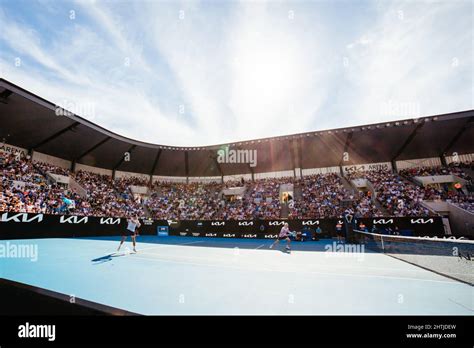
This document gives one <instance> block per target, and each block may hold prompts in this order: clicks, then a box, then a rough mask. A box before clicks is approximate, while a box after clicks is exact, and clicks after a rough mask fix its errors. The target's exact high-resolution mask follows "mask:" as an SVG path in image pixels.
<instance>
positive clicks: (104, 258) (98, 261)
mask: <svg viewBox="0 0 474 348" xmlns="http://www.w3.org/2000/svg"><path fill="white" fill-rule="evenodd" d="M121 256H125V254H116V253H112V254H108V255H104V256H101V257H98V258H96V259H92V260H91V262H93V263H94V265H99V264H101V263H105V262H109V261H112V259H113V258H114V257H121Z"/></svg>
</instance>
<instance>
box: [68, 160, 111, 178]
mask: <svg viewBox="0 0 474 348" xmlns="http://www.w3.org/2000/svg"><path fill="white" fill-rule="evenodd" d="M79 170H83V171H85V172H91V173H95V174H101V175H109V176H112V170H109V169H104V168H99V167H92V166H88V165H85V164H80V163H77V164H76V172H77V171H79Z"/></svg>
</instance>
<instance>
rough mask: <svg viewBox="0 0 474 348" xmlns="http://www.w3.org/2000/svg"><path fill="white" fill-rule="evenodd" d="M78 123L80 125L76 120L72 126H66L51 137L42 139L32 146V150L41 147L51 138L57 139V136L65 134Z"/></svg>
mask: <svg viewBox="0 0 474 348" xmlns="http://www.w3.org/2000/svg"><path fill="white" fill-rule="evenodd" d="M78 125H80V122H74V123H73V124H71V125H70V126H67V127H66V128H63V129H61V130H60V131H59V132H56V133H54V134H53V135H51V136H50V137H48V138H46V139H44V140H42V141H41V142H39V143H38V144H36V145H35V146H32V147H31V149H32V150H36V149H37V148H38V147H41V146H43V145H45V144H47V143H49V142H50V141H51V140H53V139H56V138H57V137H59V136H60V135H61V134H64V133H66V132H68V131H70V130H71V129H73V128H74V127H77V126H78Z"/></svg>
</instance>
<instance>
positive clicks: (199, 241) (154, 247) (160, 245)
mask: <svg viewBox="0 0 474 348" xmlns="http://www.w3.org/2000/svg"><path fill="white" fill-rule="evenodd" d="M203 242H204V241H203V240H196V241H194V242H186V243H179V244H158V245H155V246H152V247H149V248H143V249H138V251H142V250H150V249H156V248H161V247H165V246H171V247H173V246H180V245H188V244H196V243H203ZM144 244H145V243H144ZM146 244H148V243H146Z"/></svg>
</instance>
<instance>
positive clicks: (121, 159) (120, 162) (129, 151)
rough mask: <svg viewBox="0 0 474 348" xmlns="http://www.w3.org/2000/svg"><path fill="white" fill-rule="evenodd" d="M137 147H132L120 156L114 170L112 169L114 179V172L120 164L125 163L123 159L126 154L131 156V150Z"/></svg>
mask: <svg viewBox="0 0 474 348" xmlns="http://www.w3.org/2000/svg"><path fill="white" fill-rule="evenodd" d="M136 147H137V145H132V146H131V147H130V148H129V149H128V151H127V152H125V153H124V154H123V156H122V158H120V161H119V162H118V163H117V164H116V165H115V166H114V168H113V169H112V170H113V172H114V177H115V171H116V170H117V169H118V168H119V167H120V166H121V165H122V163H123V162H124V161H125V157H126V155H127V153H128V154H131V153H132V151H133V149H134V148H136Z"/></svg>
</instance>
